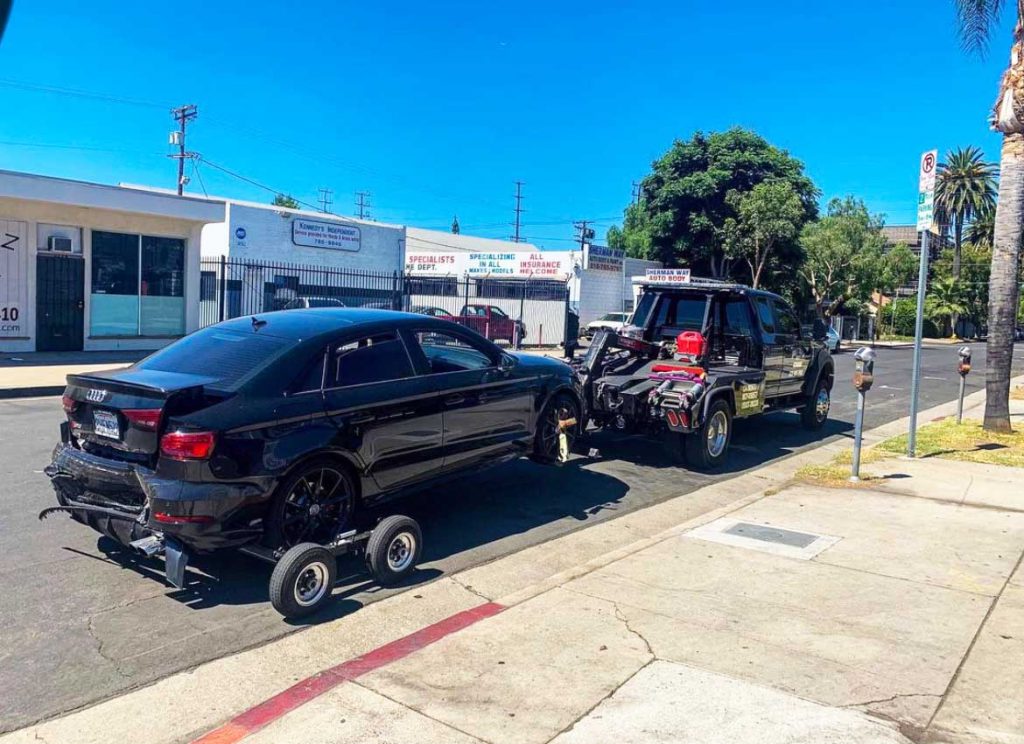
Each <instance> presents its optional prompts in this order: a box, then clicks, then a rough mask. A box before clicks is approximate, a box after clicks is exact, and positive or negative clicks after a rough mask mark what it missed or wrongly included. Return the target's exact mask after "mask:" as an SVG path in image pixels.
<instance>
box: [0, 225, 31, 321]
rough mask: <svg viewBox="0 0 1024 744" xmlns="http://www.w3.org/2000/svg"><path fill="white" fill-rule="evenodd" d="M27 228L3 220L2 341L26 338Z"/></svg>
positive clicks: (0, 235)
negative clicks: (20, 337)
mask: <svg viewBox="0 0 1024 744" xmlns="http://www.w3.org/2000/svg"><path fill="white" fill-rule="evenodd" d="M27 234H28V226H27V225H26V224H25V223H24V222H14V221H11V220H0V338H17V337H19V336H27V335H28V330H27V328H26V326H25V323H26V318H25V307H26V306H27V305H28V266H27V262H28V243H27V241H26V239H25V236H26V235H27Z"/></svg>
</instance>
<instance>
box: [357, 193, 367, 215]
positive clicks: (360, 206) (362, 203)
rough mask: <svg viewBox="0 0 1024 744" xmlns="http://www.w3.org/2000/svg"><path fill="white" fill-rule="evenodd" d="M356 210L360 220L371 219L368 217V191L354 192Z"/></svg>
mask: <svg viewBox="0 0 1024 744" xmlns="http://www.w3.org/2000/svg"><path fill="white" fill-rule="evenodd" d="M356 198H357V199H358V201H356V209H357V210H358V216H359V219H361V220H364V219H365V220H368V219H371V217H370V211H369V210H370V202H369V198H370V192H369V191H357V192H356Z"/></svg>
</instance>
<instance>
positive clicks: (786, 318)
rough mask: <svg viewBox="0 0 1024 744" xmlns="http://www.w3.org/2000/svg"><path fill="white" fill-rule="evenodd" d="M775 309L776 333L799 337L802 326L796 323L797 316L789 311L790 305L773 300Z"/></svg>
mask: <svg viewBox="0 0 1024 744" xmlns="http://www.w3.org/2000/svg"><path fill="white" fill-rule="evenodd" d="M772 306H773V307H774V308H775V332H776V333H782V334H785V335H787V336H799V335H800V324H799V323H797V322H796V316H795V315H794V314H793V311H792V310H790V309H789V305H787V304H786V303H785V302H782V301H780V300H772Z"/></svg>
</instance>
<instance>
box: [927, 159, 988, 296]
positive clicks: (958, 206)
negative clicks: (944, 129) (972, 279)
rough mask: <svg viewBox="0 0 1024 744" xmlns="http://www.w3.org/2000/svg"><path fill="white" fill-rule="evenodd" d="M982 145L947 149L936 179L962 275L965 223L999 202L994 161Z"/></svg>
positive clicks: (937, 197)
mask: <svg viewBox="0 0 1024 744" xmlns="http://www.w3.org/2000/svg"><path fill="white" fill-rule="evenodd" d="M984 158H985V155H984V153H983V152H982V151H981V149H979V148H977V147H974V146H973V145H971V146H970V147H966V148H957V149H956V150H950V151H949V152H948V153H946V162H945V163H939V171H938V174H937V177H936V180H935V209H936V211H937V212H938V214H939V221H940V222H941V223H943V224H946V225H950V226H951V227H952V228H953V276H954V277H955V278H960V248H961V246H962V245H963V239H964V225H965V224H966V223H968V222H971V221H973V220H974V219H975V218H976V217H977V216H978V215H979V214H983V213H984V212H985V211H986V210H989V209H992V208H993V207H995V205H996V181H997V179H996V173H997V172H998V171H997V168H996V165H995V164H994V163H986V162H985V160H984Z"/></svg>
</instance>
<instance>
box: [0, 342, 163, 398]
mask: <svg viewBox="0 0 1024 744" xmlns="http://www.w3.org/2000/svg"><path fill="white" fill-rule="evenodd" d="M149 353H151V352H148V351H68V352H57V351H51V352H46V351H37V352H32V353H25V354H14V353H10V354H7V353H5V354H0V399H3V398H26V397H31V396H36V395H60V394H61V393H62V392H63V391H64V387H65V385H66V384H67V383H66V380H65V378H66V377H67V375H69V374H72V373H75V372H96V371H98V370H102V369H115V368H117V367H124V366H126V365H129V364H132V363H133V362H136V361H138V360H139V359H142V357H144V356H146V355H147V354H149Z"/></svg>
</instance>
